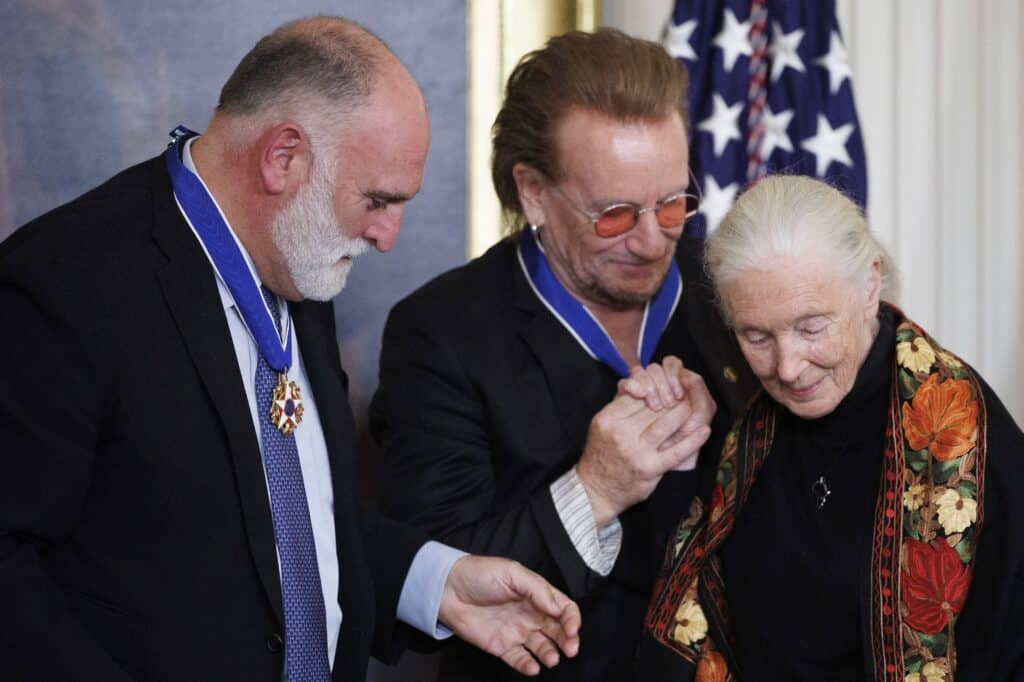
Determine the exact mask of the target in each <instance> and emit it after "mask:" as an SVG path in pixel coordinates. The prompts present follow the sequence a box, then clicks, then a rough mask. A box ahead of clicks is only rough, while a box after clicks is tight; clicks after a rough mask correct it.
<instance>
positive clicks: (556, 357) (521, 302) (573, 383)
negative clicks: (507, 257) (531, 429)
mask: <svg viewBox="0 0 1024 682" xmlns="http://www.w3.org/2000/svg"><path fill="white" fill-rule="evenodd" d="M514 254H515V251H514V250H513V260H514V273H513V276H512V279H513V287H514V300H515V307H516V308H517V310H518V311H519V313H520V316H521V319H520V323H519V335H520V337H521V338H522V340H523V342H524V343H525V344H526V345H527V347H529V349H530V351H531V353H532V354H533V356H534V357H535V358H536V359H537V362H538V364H539V365H540V368H541V371H542V372H543V373H544V377H545V379H546V381H547V386H548V391H549V392H550V393H551V395H552V398H553V400H554V404H555V409H556V410H558V413H559V415H558V416H559V417H560V419H559V422H560V424H561V427H562V434H563V437H564V439H565V441H566V443H568V444H569V446H570V447H571V448H574V449H579V448H581V447H582V445H583V443H582V441H581V440H580V437H581V435H583V436H585V434H586V433H587V425H588V424H589V423H590V419H591V418H592V417H593V415H594V413H595V412H597V411H598V410H600V409H601V408H602V407H604V405H605V404H606V403H607V401H608V400H610V399H611V397H612V396H609V395H605V394H606V393H607V389H606V388H605V381H604V380H603V379H602V375H603V374H604V373H606V372H611V370H609V369H606V368H605V367H604V365H601V364H600V363H599V362H598V361H597V360H594V359H593V358H591V357H590V355H589V354H588V353H587V352H586V351H585V350H584V349H583V348H582V347H581V346H580V344H579V343H578V342H577V341H576V340H575V339H574V338H573V337H572V335H571V334H569V332H568V330H566V329H565V327H563V326H562V324H561V323H560V322H559V321H558V320H556V319H555V317H554V316H553V315H552V314H551V312H550V311H549V310H548V309H547V308H545V307H544V304H543V303H541V301H540V300H539V299H538V298H537V294H536V293H534V291H533V289H532V288H531V287H530V284H529V282H528V281H527V280H526V276H525V275H524V274H523V271H522V269H521V267H520V266H519V262H518V259H516V258H515V255H514ZM594 399H597V402H596V403H595V404H591V402H593V401H594Z"/></svg>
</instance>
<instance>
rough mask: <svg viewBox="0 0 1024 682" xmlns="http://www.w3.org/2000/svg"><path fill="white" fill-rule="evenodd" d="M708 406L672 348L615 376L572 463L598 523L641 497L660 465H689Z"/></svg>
mask: <svg viewBox="0 0 1024 682" xmlns="http://www.w3.org/2000/svg"><path fill="white" fill-rule="evenodd" d="M715 409H716V406H715V401H714V400H713V399H712V398H711V394H710V393H709V392H708V389H707V387H706V386H705V385H704V380H703V379H702V378H701V377H700V375H699V374H696V373H695V372H691V371H690V370H688V369H686V368H685V367H684V366H683V363H682V361H681V360H679V358H677V357H675V356H671V355H669V356H666V357H665V358H664V360H663V361H662V362H661V363H660V364H659V363H652V364H650V365H647V366H646V367H641V366H639V365H638V366H636V367H634V368H633V369H632V371H631V372H630V375H629V376H628V377H626V378H625V379H622V380H620V381H619V384H618V393H617V395H616V396H615V398H614V399H613V400H612V401H611V402H610V403H608V404H607V405H606V406H605V407H604V408H603V409H602V410H601V411H600V412H598V413H597V414H596V415H594V418H593V419H592V420H591V422H590V429H589V430H588V432H587V442H586V445H585V446H584V449H583V455H582V456H581V457H580V460H579V462H578V463H577V464H576V474H577V475H578V476H579V478H580V481H581V483H582V484H583V487H584V489H585V490H586V491H587V497H588V498H589V500H590V506H591V509H592V510H593V512H594V519H595V521H596V522H597V526H598V528H601V527H603V526H605V525H606V524H608V523H609V522H611V521H612V520H613V519H614V518H615V517H617V516H618V515H619V514H620V513H621V512H623V511H625V510H626V509H628V508H629V507H632V506H633V505H634V504H636V503H638V502H640V501H642V500H645V499H647V497H648V496H649V495H650V494H651V493H652V492H653V491H654V488H655V487H656V486H657V485H658V482H659V481H660V480H661V477H662V476H663V475H664V474H665V473H666V472H668V471H673V470H675V471H686V470H690V469H693V468H694V467H695V466H696V464H697V455H698V454H699V453H700V448H701V446H702V445H704V443H705V442H706V441H707V439H708V436H710V435H711V426H710V424H711V418H712V417H713V416H714V414H715Z"/></svg>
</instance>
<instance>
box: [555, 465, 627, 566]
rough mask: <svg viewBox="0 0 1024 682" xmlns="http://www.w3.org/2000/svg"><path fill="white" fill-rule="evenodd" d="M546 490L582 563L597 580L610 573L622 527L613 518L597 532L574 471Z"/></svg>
mask: <svg viewBox="0 0 1024 682" xmlns="http://www.w3.org/2000/svg"><path fill="white" fill-rule="evenodd" d="M550 489H551V499H552V500H554V503H555V510H556V511H557V512H558V518H560V519H561V520H562V525H563V526H565V531H566V532H567V533H568V534H569V539H570V540H572V544H573V546H574V547H575V548H576V551H577V552H579V555H580V556H581V557H582V558H583V562H584V563H585V564H586V565H587V567H588V568H590V570H592V571H594V572H595V573H597V574H599V575H601V576H606V575H608V574H609V573H611V572H612V567H613V566H614V565H615V560H616V559H617V558H618V556H619V549H620V548H621V547H622V524H621V523H619V520H618V519H617V518H616V519H612V521H611V523H609V524H608V525H606V526H605V527H604V528H601V529H600V530H598V528H597V522H596V521H595V520H594V511H593V509H591V507H590V500H589V499H588V498H587V491H586V489H585V488H584V487H583V482H582V481H580V477H579V476H577V475H576V467H573V468H572V469H569V471H567V472H565V473H564V474H562V476H560V477H559V478H558V480H556V481H555V482H554V483H552V484H551V488H550Z"/></svg>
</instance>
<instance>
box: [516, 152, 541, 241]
mask: <svg viewBox="0 0 1024 682" xmlns="http://www.w3.org/2000/svg"><path fill="white" fill-rule="evenodd" d="M512 179H514V180H515V181H516V188H517V189H518V190H519V203H520V205H522V207H523V215H525V216H526V220H527V221H528V222H529V223H530V224H531V225H537V226H538V227H539V226H541V225H543V224H544V222H545V220H544V217H545V210H544V202H543V201H542V196H543V194H544V188H545V186H546V184H547V180H546V179H545V177H544V175H543V174H542V173H541V172H540V171H538V170H537V169H535V168H534V167H533V166H530V165H527V164H525V163H517V164H515V165H514V166H512Z"/></svg>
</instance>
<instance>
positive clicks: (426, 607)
mask: <svg viewBox="0 0 1024 682" xmlns="http://www.w3.org/2000/svg"><path fill="white" fill-rule="evenodd" d="M464 556H466V553H465V552H463V551H460V550H458V549H455V548H454V547H449V546H448V545H444V544H441V543H440V542H434V541H433V540H431V541H430V542H428V543H426V544H425V545H423V546H422V547H420V549H419V551H418V552H416V556H415V557H413V560H412V565H411V566H410V567H409V573H408V574H407V575H406V576H405V582H404V583H403V584H402V594H401V595H400V596H399V597H398V620H400V621H402V622H404V623H408V624H409V625H411V626H412V627H414V628H416V629H417V630H419V631H420V632H423V633H425V634H427V635H430V636H431V637H433V638H434V639H447V638H449V637H451V636H452V631H451V630H449V629H448V628H446V627H445V626H444V625H442V624H440V623H438V622H437V614H438V612H439V611H440V609H441V597H442V596H443V595H444V585H445V583H446V582H447V581H448V573H449V572H450V571H451V570H452V565H454V564H455V562H456V561H457V560H459V559H461V558H462V557H464Z"/></svg>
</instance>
